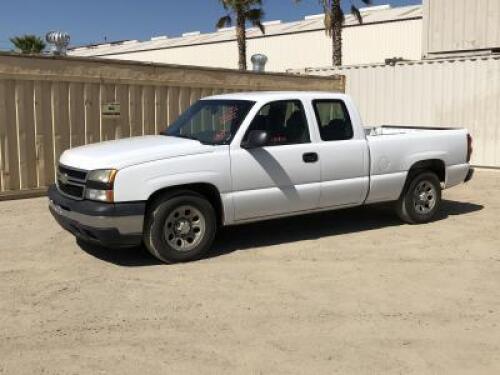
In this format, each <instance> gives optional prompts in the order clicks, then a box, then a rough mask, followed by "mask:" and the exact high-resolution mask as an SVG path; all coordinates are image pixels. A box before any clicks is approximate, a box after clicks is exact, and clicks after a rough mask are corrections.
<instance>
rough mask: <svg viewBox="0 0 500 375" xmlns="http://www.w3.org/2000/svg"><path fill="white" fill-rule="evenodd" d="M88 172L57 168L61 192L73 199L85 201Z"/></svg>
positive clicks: (61, 166)
mask: <svg viewBox="0 0 500 375" xmlns="http://www.w3.org/2000/svg"><path fill="white" fill-rule="evenodd" d="M87 173H88V172H87V171H84V170H81V169H75V168H70V167H66V166H64V165H59V166H58V168H57V187H58V189H59V191H60V192H61V193H63V194H65V195H67V196H69V197H71V198H75V199H83V196H84V193H85V183H86V181H87Z"/></svg>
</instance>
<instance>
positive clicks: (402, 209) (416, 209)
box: [397, 172, 441, 224]
mask: <svg viewBox="0 0 500 375" xmlns="http://www.w3.org/2000/svg"><path fill="white" fill-rule="evenodd" d="M440 206H441V183H440V181H439V178H438V177H437V176H436V174H434V173H432V172H423V173H419V174H416V175H414V176H413V177H412V178H411V179H410V180H409V183H408V184H407V185H406V187H405V190H404V191H403V193H402V194H401V197H400V198H399V200H398V202H397V213H398V215H399V217H400V218H401V220H403V221H404V222H406V223H409V224H422V223H428V222H429V221H431V220H432V219H433V218H434V216H435V215H436V213H437V212H438V211H439V208H440Z"/></svg>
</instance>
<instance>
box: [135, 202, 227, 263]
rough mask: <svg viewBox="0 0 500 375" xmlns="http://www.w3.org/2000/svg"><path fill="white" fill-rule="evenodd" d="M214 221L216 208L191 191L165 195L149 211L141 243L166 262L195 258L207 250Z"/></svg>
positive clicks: (210, 242)
mask: <svg viewBox="0 0 500 375" xmlns="http://www.w3.org/2000/svg"><path fill="white" fill-rule="evenodd" d="M216 222H217V220H216V216H215V210H214V208H213V206H212V205H211V204H210V202H208V201H207V200H206V199H205V198H204V197H203V196H201V195H199V194H196V193H194V192H182V193H180V194H178V195H173V196H171V195H169V196H165V197H163V198H162V199H159V200H157V201H156V202H154V203H153V205H152V207H151V208H150V210H149V212H148V215H147V218H146V223H145V231H144V243H145V245H146V247H147V249H148V250H149V252H150V253H151V254H152V255H154V256H155V257H156V258H158V259H159V260H161V261H163V262H166V263H176V262H187V261H192V260H196V259H199V258H200V257H201V256H202V255H203V254H205V253H206V252H207V251H208V250H209V249H210V247H211V245H212V243H213V240H214V238H215V232H216V229H217V223H216Z"/></svg>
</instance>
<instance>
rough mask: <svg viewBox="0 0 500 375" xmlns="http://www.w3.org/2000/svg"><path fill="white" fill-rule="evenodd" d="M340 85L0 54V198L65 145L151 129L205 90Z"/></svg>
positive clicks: (49, 171)
mask: <svg viewBox="0 0 500 375" xmlns="http://www.w3.org/2000/svg"><path fill="white" fill-rule="evenodd" d="M344 86H345V83H344V79H343V77H341V76H336V77H314V76H296V75H288V74H256V73H252V72H238V71H235V70H224V69H209V68H197V67H188V66H175V65H160V64H145V63H137V62H128V61H112V60H102V59H82V58H70V57H33V56H21V55H14V54H0V199H2V198H3V199H5V198H15V197H20V196H23V195H25V194H26V193H27V192H28V193H29V194H31V193H32V192H34V191H35V192H36V191H37V189H38V190H39V191H42V192H43V191H44V187H46V186H48V185H50V184H51V183H53V181H54V174H55V172H54V171H55V165H56V163H57V160H58V159H59V156H60V154H61V153H62V152H63V151H64V150H66V149H68V148H71V147H76V146H80V145H84V144H88V143H95V142H100V141H105V140H111V139H118V138H124V137H130V136H137V135H143V134H155V133H157V132H158V131H159V130H161V129H164V128H165V127H166V126H167V124H169V123H171V122H172V121H173V120H175V119H176V118H177V116H178V115H179V113H180V112H182V111H183V110H184V109H186V108H187V107H188V106H189V105H190V104H191V103H193V102H195V101H196V100H198V99H199V98H200V97H203V96H208V95H212V94H217V93H224V92H236V91H249V90H252V91H257V90H320V91H341V92H343V91H344Z"/></svg>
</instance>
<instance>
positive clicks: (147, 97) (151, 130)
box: [142, 86, 155, 135]
mask: <svg viewBox="0 0 500 375" xmlns="http://www.w3.org/2000/svg"><path fill="white" fill-rule="evenodd" d="M142 108H143V112H142V129H143V134H144V135H148V134H155V92H154V88H153V87H152V86H144V87H143V89H142Z"/></svg>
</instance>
